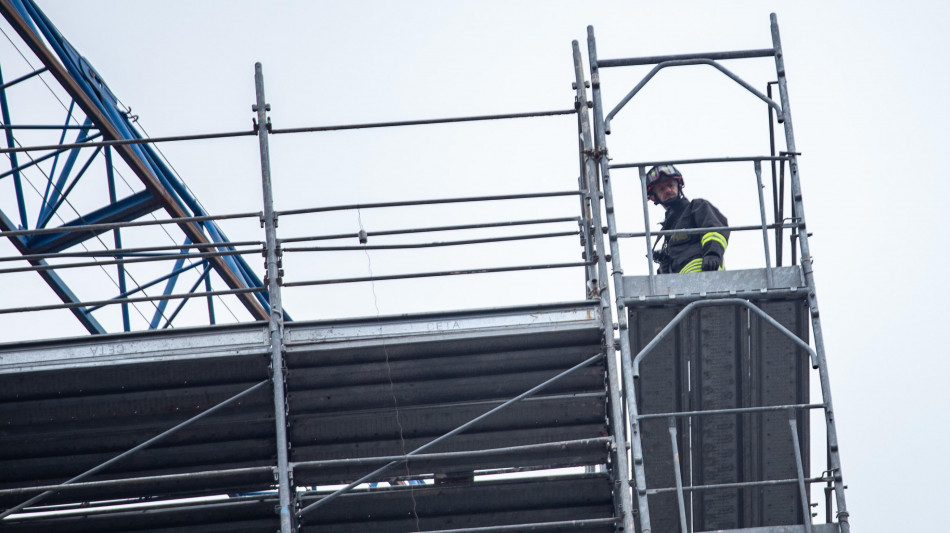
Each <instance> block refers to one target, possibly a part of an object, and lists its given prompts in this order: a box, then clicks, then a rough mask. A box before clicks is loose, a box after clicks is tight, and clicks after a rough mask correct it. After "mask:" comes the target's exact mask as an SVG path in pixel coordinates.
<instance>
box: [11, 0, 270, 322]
mask: <svg viewBox="0 0 950 533" xmlns="http://www.w3.org/2000/svg"><path fill="white" fill-rule="evenodd" d="M0 12H2V14H3V16H4V18H5V19H6V20H7V22H8V23H9V24H10V25H11V26H12V28H13V30H14V31H15V32H16V33H17V34H18V35H19V37H20V38H21V39H22V40H23V44H25V45H26V47H28V48H29V49H30V50H31V51H32V52H33V54H35V56H36V57H37V58H38V59H39V61H40V62H42V64H43V66H42V67H41V68H35V69H34V70H32V71H31V72H27V73H25V74H23V75H20V76H18V77H16V78H15V79H12V80H10V81H4V77H3V76H4V73H3V71H2V69H0V119H2V129H3V134H4V139H3V141H2V142H4V143H5V148H7V149H13V148H17V147H20V146H21V145H29V143H28V142H23V141H21V140H19V137H18V136H24V135H34V136H35V135H37V133H38V132H46V133H47V134H54V135H58V141H57V142H56V146H57V147H56V148H55V149H50V150H47V151H45V153H42V155H36V154H35V152H25V153H24V152H8V153H7V154H6V155H7V157H8V159H9V163H10V168H9V170H6V171H4V172H2V173H0V184H2V183H3V181H4V180H12V182H13V190H14V194H15V196H16V209H15V212H13V210H12V209H11V210H10V212H5V211H4V210H3V209H2V208H0V231H4V232H7V231H15V230H31V229H49V228H64V229H65V228H70V227H76V226H85V225H90V224H99V225H102V224H114V223H123V222H131V221H134V220H137V219H140V218H142V217H144V216H146V215H150V214H153V213H155V212H158V211H162V210H163V211H164V212H165V213H166V214H167V215H168V216H169V217H172V218H188V217H203V216H207V213H206V212H205V211H204V209H203V208H202V207H201V205H200V204H199V202H198V201H197V200H196V199H195V198H194V196H193V195H192V194H191V193H190V192H189V191H188V190H187V188H186V187H185V186H184V184H183V183H182V182H181V181H180V180H179V179H178V177H177V176H176V175H175V174H174V173H173V172H172V171H171V170H170V169H169V167H168V166H167V165H166V164H165V163H164V162H163V160H162V159H161V158H160V157H159V156H158V154H157V152H156V150H155V149H154V148H153V147H152V146H151V145H149V144H124V145H115V146H81V145H83V144H84V143H89V142H90V141H102V140H135V139H144V138H145V137H144V136H143V135H142V134H141V133H140V132H139V130H138V129H137V128H136V127H135V125H134V120H135V118H134V117H132V116H130V113H128V112H127V111H124V110H123V109H122V108H121V107H120V106H119V103H118V100H117V98H116V97H115V96H114V95H113V93H112V92H111V91H110V90H109V88H108V86H107V85H106V84H105V82H104V81H103V79H102V77H101V76H99V74H98V73H97V72H96V70H95V69H94V68H93V67H92V65H91V64H90V63H89V61H88V60H86V58H84V57H82V56H81V55H80V54H79V53H78V52H77V51H76V50H75V49H74V48H73V47H72V46H71V45H70V44H69V42H68V41H67V40H66V39H65V38H64V37H63V36H62V35H61V34H60V33H59V31H58V30H57V29H56V28H55V27H54V25H53V24H52V23H51V22H50V20H49V19H48V18H47V17H46V16H45V15H44V14H43V12H42V11H41V10H40V9H39V8H38V7H37V6H36V4H35V3H34V2H33V1H32V0H0ZM37 81H43V82H45V83H46V84H47V85H50V84H51V81H52V83H53V84H56V85H58V86H59V87H61V88H62V90H63V91H65V94H66V95H68V98H69V99H71V101H69V102H68V105H64V106H63V108H64V110H65V114H64V116H62V117H61V119H60V120H59V121H58V122H56V123H49V124H17V123H16V122H15V121H14V115H15V114H17V113H18V111H20V110H19V109H18V108H16V106H15V105H11V104H14V103H15V102H13V98H12V97H10V93H11V92H12V91H15V90H17V89H19V88H20V86H21V84H24V83H27V82H31V83H33V82H37ZM59 112H61V111H59ZM34 138H35V137H34ZM77 145H80V146H77ZM115 155H118V156H119V157H118V158H115ZM116 163H121V164H124V165H127V167H128V168H129V169H131V172H132V173H133V174H135V176H136V177H137V178H138V179H139V180H140V181H141V183H142V185H144V188H143V189H142V190H139V191H136V192H133V193H131V194H128V195H127V196H124V197H119V196H118V193H117V187H116V177H115V173H116V170H115V169H116ZM40 166H42V170H40V172H41V173H42V175H43V176H44V177H43V180H44V181H45V190H43V191H42V194H41V199H40V200H39V202H36V201H35V200H32V199H31V200H28V198H27V197H26V195H25V191H24V189H25V185H24V172H26V171H28V170H31V169H32V170H33V171H36V170H37V169H38V168H40ZM100 168H102V169H103V170H104V174H105V180H104V181H105V185H104V186H103V185H102V184H101V183H97V186H98V187H99V190H100V191H106V190H107V191H108V196H107V197H106V196H105V195H104V194H103V199H102V200H100V201H99V203H98V205H95V204H94V205H92V206H90V207H84V208H83V209H80V210H77V208H76V207H75V205H74V204H73V202H71V201H70V194H71V193H74V191H75V190H76V189H77V185H80V184H81V183H85V182H89V181H92V180H94V179H97V178H98V179H100V180H101V176H98V175H97V174H101V172H99V169H100ZM34 188H36V187H35V185H34ZM37 192H39V191H38V190H37ZM54 221H59V222H60V225H59V226H56V225H54ZM177 227H178V228H180V230H181V232H182V233H183V234H184V237H179V238H176V240H177V242H178V243H179V245H181V246H182V247H183V252H182V253H186V252H187V251H188V249H186V248H185V247H187V246H188V245H189V244H196V245H201V244H211V245H212V246H208V247H204V248H201V249H198V248H190V249H195V250H197V251H205V252H208V251H217V252H226V251H231V252H233V251H235V248H234V247H233V246H231V244H230V241H229V240H228V238H227V237H226V236H225V235H224V233H223V232H222V231H221V229H220V228H219V227H218V225H217V224H216V223H215V222H214V221H210V220H209V221H197V222H195V221H189V222H179V223H178V224H177ZM122 231H123V230H121V229H118V228H116V229H110V228H105V229H95V230H90V231H68V232H67V231H63V232H48V233H40V234H30V235H12V236H8V237H9V239H10V241H11V242H12V243H13V245H14V246H15V247H16V248H17V250H19V252H20V253H21V254H22V255H23V256H24V259H27V260H28V261H29V262H30V263H31V264H32V265H34V266H37V267H40V268H38V272H39V275H40V276H42V278H43V279H44V281H45V282H46V283H47V284H48V285H49V286H50V287H51V288H52V289H53V291H54V292H55V294H56V295H57V296H58V297H59V298H60V299H61V300H62V301H63V303H64V304H67V305H70V304H73V305H74V307H72V308H71V311H72V313H73V314H74V315H75V316H76V318H77V319H79V321H80V322H81V323H82V325H83V326H84V327H85V328H86V329H87V330H88V331H89V332H90V333H94V334H96V333H105V332H107V328H105V327H103V325H102V324H101V323H100V321H97V320H96V318H95V317H94V316H93V312H94V311H97V310H99V309H101V308H102V307H103V306H102V305H98V306H84V305H81V303H82V300H81V299H80V298H78V297H77V295H76V294H75V293H74V292H73V290H71V289H70V287H69V286H68V284H67V282H66V281H64V280H63V278H62V277H60V276H59V275H58V274H57V273H56V272H54V271H53V270H52V269H50V270H46V269H44V268H42V267H46V266H49V263H48V262H47V259H48V258H49V257H50V255H49V254H57V253H60V252H65V251H67V250H70V249H72V248H74V247H77V246H83V245H84V244H85V243H87V242H89V241H90V240H94V239H96V240H98V239H102V238H106V237H104V236H103V235H104V234H106V233H111V234H112V241H113V246H114V249H115V250H116V251H118V250H120V249H122V235H123V233H122ZM44 254H45V255H44ZM129 255H132V254H129ZM206 255H207V254H206ZM37 256H41V257H37ZM189 261H190V263H189V264H186V261H185V259H184V258H181V259H178V260H177V261H176V262H175V265H174V266H173V268H172V271H171V272H170V273H169V274H166V275H163V276H160V277H158V278H157V279H153V280H150V281H135V280H132V279H131V278H130V277H129V276H128V275H127V273H126V267H125V266H124V265H123V264H122V263H121V262H120V263H119V264H118V265H117V267H116V271H115V278H116V279H117V280H116V285H117V288H118V294H117V295H114V296H112V297H111V298H112V299H121V298H127V297H129V296H132V295H142V294H145V293H144V291H145V289H147V288H150V287H153V286H155V285H158V284H161V283H163V282H164V283H165V287H164V295H166V296H167V295H168V294H171V292H172V289H173V288H174V287H175V285H176V283H177V282H178V278H179V275H180V274H182V273H183V272H185V271H189V270H192V269H196V272H200V275H199V276H198V281H196V282H195V283H194V284H193V285H192V287H191V288H190V292H189V294H191V293H192V292H194V291H196V290H198V288H199V286H201V285H202V284H204V288H205V289H206V290H208V291H210V287H211V274H212V273H215V274H217V276H219V277H220V280H222V281H223V282H224V283H225V284H226V285H227V286H228V287H229V288H230V289H249V288H262V287H263V284H262V283H261V280H260V279H259V278H258V276H257V275H256V274H255V273H254V272H253V271H252V270H251V268H250V267H249V266H248V264H247V263H246V262H245V260H244V259H243V258H242V257H241V256H240V255H221V256H212V257H198V258H195V259H191V260H189ZM237 297H238V298H239V299H240V300H241V302H242V303H243V305H244V307H245V308H246V309H247V311H248V312H249V313H250V315H251V317H252V318H253V319H258V320H263V319H266V318H267V317H268V313H269V306H268V296H267V293H266V292H255V293H250V292H249V293H239V294H238V295H237ZM98 299H101V298H98ZM86 300H88V298H87V299H86ZM187 301H188V299H185V300H182V301H181V302H180V303H179V304H178V306H177V308H176V309H175V310H174V311H173V312H172V313H171V314H170V315H169V316H166V315H167V313H166V311H167V309H166V308H167V305H168V303H169V302H168V301H167V300H162V301H160V302H159V303H157V304H155V305H154V317H153V318H152V319H151V320H149V321H148V323H149V328H151V329H154V328H158V327H167V326H168V325H170V324H171V321H172V319H173V318H174V317H175V316H176V315H177V314H178V312H179V311H180V310H181V306H183V305H184V304H185V303H186V302H187ZM208 317H209V321H210V323H214V321H215V318H214V308H213V306H212V304H211V298H210V297H209V298H208ZM122 322H123V328H124V330H126V331H128V330H129V329H130V320H129V308H128V304H127V303H123V304H122ZM163 322H164V324H163Z"/></svg>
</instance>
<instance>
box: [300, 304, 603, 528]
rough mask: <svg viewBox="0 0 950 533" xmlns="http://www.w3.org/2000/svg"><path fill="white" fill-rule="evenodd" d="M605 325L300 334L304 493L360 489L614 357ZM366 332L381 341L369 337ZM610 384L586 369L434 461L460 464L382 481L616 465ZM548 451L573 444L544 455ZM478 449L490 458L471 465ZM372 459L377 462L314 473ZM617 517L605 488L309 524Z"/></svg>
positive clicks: (485, 492) (435, 465)
mask: <svg viewBox="0 0 950 533" xmlns="http://www.w3.org/2000/svg"><path fill="white" fill-rule="evenodd" d="M558 314H560V315H561V316H560V317H559V316H558ZM546 316H547V318H545V317H546ZM598 317H599V315H598V314H597V313H596V309H594V308H590V309H576V308H573V309H565V310H561V311H556V312H555V313H554V314H553V315H551V314H546V313H541V314H538V315H534V317H532V316H531V315H524V316H521V317H519V316H517V315H510V316H495V317H491V318H486V319H485V320H484V321H482V322H483V323H477V322H479V321H478V320H475V322H474V323H473V322H472V320H470V319H467V318H460V319H458V320H457V319H455V318H453V317H439V318H438V319H437V320H434V321H432V322H430V323H429V324H428V325H427V328H426V330H424V331H418V330H416V331H413V329H412V327H411V324H409V323H405V322H388V323H385V324H373V323H365V324H363V325H361V326H358V327H355V328H354V329H353V330H352V331H349V332H348V331H346V330H345V329H344V330H336V331H334V332H333V334H332V335H331V334H329V333H328V332H326V331H325V330H324V331H323V332H315V331H314V332H308V331H306V330H305V329H297V330H294V331H290V332H288V336H287V353H286V361H287V365H288V370H289V372H288V374H289V377H288V404H289V407H290V413H291V416H290V426H291V427H290V435H291V440H292V441H293V443H294V446H293V448H292V450H291V453H292V461H293V463H294V480H295V482H296V483H297V484H298V485H320V484H328V483H343V482H347V481H352V480H354V479H357V478H359V477H361V476H363V475H365V474H367V473H369V472H371V471H373V470H374V469H375V468H377V467H378V466H382V465H383V464H385V463H386V462H387V460H385V459H381V460H373V459H372V458H380V457H392V456H401V455H405V454H407V453H409V452H412V451H413V450H415V449H416V448H418V447H419V446H421V445H423V444H426V443H428V442H430V441H432V440H433V439H435V438H438V437H440V436H441V435H443V434H445V433H447V432H449V431H451V430H452V429H454V428H456V427H458V426H460V425H462V424H464V423H466V422H468V421H469V420H472V419H474V418H475V417H477V416H479V415H481V414H483V413H485V412H487V411H489V410H490V409H492V408H495V407H496V406H498V405H500V404H502V403H503V402H504V401H506V400H509V399H511V398H514V397H516V396H518V395H519V394H521V393H523V392H525V391H527V390H529V389H531V388H532V387H535V386H537V385H539V384H540V383H543V382H544V381H546V380H548V379H550V378H552V377H554V376H556V375H557V374H559V373H561V372H563V371H565V370H567V369H569V368H571V367H573V366H574V365H577V364H578V363H581V362H583V361H585V360H587V359H589V358H591V357H592V356H596V355H597V354H599V353H602V352H603V346H602V337H603V333H602V330H601V327H600V324H599V318H598ZM523 319H528V320H527V321H525V320H523ZM548 319H551V320H552V321H551V322H547V320H548ZM562 319H563V321H562ZM535 321H537V322H538V323H534V324H532V323H530V322H535ZM476 326H477V329H476ZM360 329H365V330H374V331H378V332H379V334H378V335H376V336H375V337H373V338H371V339H370V338H366V337H364V336H363V335H362V334H361V332H360V331H359V330H360ZM331 336H332V337H334V338H333V339H329V340H328V339H327V338H325V337H331ZM314 337H316V338H317V342H314V341H313V340H312V339H314ZM604 380H605V365H604V363H603V361H599V362H597V363H594V364H592V365H590V366H588V367H586V368H583V369H580V370H578V371H576V372H574V373H573V374H571V375H568V376H566V377H564V378H563V379H562V380H559V381H557V382H555V383H553V384H552V385H551V386H550V387H548V388H546V389H544V390H542V391H540V392H538V393H537V394H536V395H533V396H532V397H530V398H527V399H525V400H522V401H520V402H517V403H515V404H513V405H511V406H510V407H508V408H506V409H505V410H503V411H500V412H498V413H496V414H493V415H491V416H490V417H488V418H486V419H484V420H483V421H482V422H480V423H479V424H477V425H476V426H473V427H472V428H470V429H468V430H466V431H464V432H463V433H461V434H459V435H456V436H453V437H450V438H448V439H447V440H445V441H443V442H442V443H440V444H439V445H437V446H435V447H433V448H431V449H427V450H426V451H425V453H426V454H429V453H438V454H442V453H450V452H456V453H458V455H454V456H442V457H436V458H425V459H420V460H413V461H411V462H409V464H408V465H406V464H405V463H403V464H400V465H398V466H395V467H394V468H393V469H392V470H391V471H390V472H387V473H386V474H385V475H384V476H383V477H382V479H380V481H386V480H387V479H390V478H392V477H398V476H408V475H426V474H431V473H433V472H435V473H453V472H455V473H464V472H472V471H473V470H485V469H488V470H494V469H511V468H555V467H568V466H582V465H595V464H604V463H606V459H607V449H608V448H607V442H606V439H604V438H603V437H604V436H605V435H606V434H607V426H606V423H605V413H606V406H605V401H606V393H605V381H604ZM546 443H563V444H562V445H559V446H552V447H543V448H533V447H532V446H533V445H542V444H546ZM475 450H482V451H488V453H480V454H477V455H465V454H464V453H459V452H470V451H475ZM360 458H361V459H365V460H366V462H365V463H362V464H361V463H356V462H348V463H344V464H337V463H331V464H327V463H319V464H316V465H314V464H307V462H313V461H321V462H323V461H333V460H339V459H360ZM571 480H573V481H571ZM308 498H311V497H308ZM312 498H319V496H318V495H316V494H315V495H313V496H312ZM588 498H592V499H588ZM593 502H596V503H593ZM356 510H359V511H358V512H356ZM351 511H353V512H351ZM612 516H613V504H612V500H611V492H610V483H609V481H608V478H607V477H606V476H604V475H600V476H596V475H595V476H586V477H581V478H576V477H575V478H547V477H542V478H537V479H534V480H518V481H512V482H492V483H488V482H484V481H478V482H475V483H454V484H445V485H436V486H433V485H427V486H418V485H417V486H411V487H397V488H396V490H390V491H381V492H380V491H376V492H356V493H351V494H349V495H347V496H346V497H345V498H340V499H339V500H337V501H335V502H333V503H331V504H329V505H327V506H325V507H322V508H319V509H316V510H314V512H313V513H310V514H307V515H305V517H304V520H303V522H302V524H301V527H302V531H415V530H416V527H419V528H421V529H420V530H421V531H428V530H440V529H453V528H460V527H487V526H499V525H511V524H527V523H546V522H558V521H561V520H585V519H592V518H597V519H603V518H610V517H612ZM370 517H372V518H370ZM416 517H418V524H417V522H416ZM387 524H388V525H387ZM397 524H398V525H397ZM562 527H563V525H562ZM600 527H605V526H604V525H601V526H600ZM606 527H607V529H612V528H613V525H612V524H608V525H607V526H606ZM539 530H543V529H539ZM595 530H596V529H595Z"/></svg>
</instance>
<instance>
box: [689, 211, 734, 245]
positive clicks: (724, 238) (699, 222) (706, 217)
mask: <svg viewBox="0 0 950 533" xmlns="http://www.w3.org/2000/svg"><path fill="white" fill-rule="evenodd" d="M696 202H697V204H698V205H697V206H696V209H695V211H693V216H694V220H695V222H696V227H697V228H715V227H721V226H728V225H729V221H728V220H727V219H726V217H725V216H724V215H723V214H722V213H721V212H719V210H718V209H716V206H714V205H712V204H711V203H709V202H707V201H706V200H697V201H696ZM700 243H701V244H702V247H703V256H707V255H716V256H718V257H719V258H720V259H722V256H723V254H725V253H726V246H728V243H729V230H717V231H710V232H708V233H703V234H702V238H701V241H700Z"/></svg>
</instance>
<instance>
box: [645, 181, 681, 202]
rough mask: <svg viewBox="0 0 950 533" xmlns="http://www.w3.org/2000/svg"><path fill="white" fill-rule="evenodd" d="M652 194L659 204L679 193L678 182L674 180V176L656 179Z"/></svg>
mask: <svg viewBox="0 0 950 533" xmlns="http://www.w3.org/2000/svg"><path fill="white" fill-rule="evenodd" d="M652 192H653V196H654V197H655V198H656V200H657V201H658V202H660V203H661V204H662V203H663V202H665V201H667V200H670V199H672V198H676V197H677V196H679V194H680V184H679V182H678V181H676V178H666V179H665V180H662V181H658V182H657V183H656V184H655V185H653V191H652Z"/></svg>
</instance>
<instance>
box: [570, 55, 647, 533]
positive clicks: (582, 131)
mask: <svg viewBox="0 0 950 533" xmlns="http://www.w3.org/2000/svg"><path fill="white" fill-rule="evenodd" d="M572 45H573V48H574V75H575V79H576V81H575V84H576V87H575V88H576V90H577V97H576V98H577V102H578V107H577V113H578V130H579V131H578V135H579V137H580V141H579V142H580V147H581V159H582V165H581V172H582V175H581V180H582V181H583V182H584V183H586V185H587V186H586V189H587V194H588V202H586V203H587V205H588V206H589V207H590V215H591V217H592V218H593V221H592V222H591V221H587V220H585V221H584V224H585V225H588V226H590V225H593V227H594V230H593V235H591V236H590V238H591V239H593V240H594V242H596V248H594V249H593V250H594V253H596V254H597V271H596V276H595V278H593V279H592V280H591V279H589V280H588V281H595V282H596V289H597V294H598V296H599V297H600V301H601V308H602V309H601V312H602V317H603V320H604V341H605V342H604V349H605V350H606V357H607V372H608V376H607V378H608V379H607V383H608V389H609V394H610V413H609V416H610V429H611V433H612V434H613V464H612V465H611V469H612V475H613V481H614V501H615V505H616V506H617V507H618V509H619V511H620V515H621V517H622V519H623V530H624V531H625V532H630V533H633V531H634V522H633V497H632V495H631V493H630V466H629V463H628V459H627V439H626V437H625V436H624V433H625V431H624V428H625V427H626V425H625V423H624V415H623V394H622V392H621V390H620V379H621V374H620V371H619V369H618V367H617V356H616V351H615V350H614V342H613V318H612V313H611V308H610V300H609V299H608V295H609V293H610V291H609V290H606V289H607V284H606V279H607V262H606V258H605V257H604V238H603V233H602V232H601V231H600V228H601V221H600V198H599V194H597V192H598V187H597V167H596V165H595V163H594V160H593V158H592V157H591V153H592V149H593V143H592V141H591V133H590V117H589V116H588V113H587V90H586V87H585V85H586V81H585V79H584V65H583V59H582V58H581V52H580V46H579V45H578V43H577V41H574V42H573V43H572ZM590 244H592V243H590V242H588V250H590V249H592V248H591V247H590ZM590 260H591V256H588V257H587V261H590Z"/></svg>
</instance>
